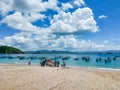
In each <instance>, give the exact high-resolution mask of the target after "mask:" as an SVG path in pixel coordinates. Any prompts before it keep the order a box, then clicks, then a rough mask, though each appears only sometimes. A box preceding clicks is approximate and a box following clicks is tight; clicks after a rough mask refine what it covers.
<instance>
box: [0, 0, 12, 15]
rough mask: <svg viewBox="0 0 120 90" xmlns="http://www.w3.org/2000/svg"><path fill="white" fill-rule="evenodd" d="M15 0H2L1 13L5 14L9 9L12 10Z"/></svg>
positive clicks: (0, 0)
mask: <svg viewBox="0 0 120 90" xmlns="http://www.w3.org/2000/svg"><path fill="white" fill-rule="evenodd" d="M12 3H13V0H9V1H8V0H0V14H2V15H3V16H5V15H6V14H7V13H8V12H9V11H11V10H12V7H11V5H12Z"/></svg>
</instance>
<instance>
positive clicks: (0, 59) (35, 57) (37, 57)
mask: <svg viewBox="0 0 120 90" xmlns="http://www.w3.org/2000/svg"><path fill="white" fill-rule="evenodd" d="M18 56H20V57H24V59H22V60H20V59H19V58H18ZM115 56H116V60H113V57H115ZM10 57H13V58H10ZM30 57H32V58H30ZM42 57H46V59H53V61H55V60H58V61H59V62H60V64H62V63H63V60H62V59H63V58H64V57H67V58H68V59H66V58H65V60H64V61H65V62H66V64H67V66H77V67H95V68H113V69H120V55H119V54H0V63H4V64H25V65H27V64H28V61H30V60H31V63H32V65H39V64H40V62H41V58H42ZM55 57H56V58H55ZM82 57H89V58H90V60H89V61H85V60H82ZM108 57H109V58H110V61H109V62H105V59H107V58H108ZM75 58H77V59H76V60H75ZM97 58H101V61H98V62H96V59H97ZM78 59H79V60H78Z"/></svg>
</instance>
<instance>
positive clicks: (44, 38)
mask: <svg viewBox="0 0 120 90" xmlns="http://www.w3.org/2000/svg"><path fill="white" fill-rule="evenodd" d="M119 3H120V0H117V2H116V1H115V0H0V45H8V46H14V47H17V48H19V49H21V50H24V51H29V50H32V51H35V50H61V51H105V50H120V39H119V38H120V35H119V33H120V26H119V25H120V6H119Z"/></svg>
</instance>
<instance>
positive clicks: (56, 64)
mask: <svg viewBox="0 0 120 90" xmlns="http://www.w3.org/2000/svg"><path fill="white" fill-rule="evenodd" d="M28 65H29V66H30V65H31V60H29V61H28ZM39 65H40V66H42V67H44V66H51V67H59V66H60V62H59V61H58V60H55V61H54V62H53V61H52V60H46V59H45V60H41V61H40V63H39ZM61 67H66V62H65V61H63V63H62V65H61Z"/></svg>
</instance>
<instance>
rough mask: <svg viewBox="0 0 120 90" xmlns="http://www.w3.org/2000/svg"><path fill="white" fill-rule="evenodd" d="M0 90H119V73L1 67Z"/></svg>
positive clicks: (84, 69)
mask: <svg viewBox="0 0 120 90" xmlns="http://www.w3.org/2000/svg"><path fill="white" fill-rule="evenodd" d="M0 90H120V71H110V70H109V71H106V70H93V69H86V68H79V69H77V68H69V69H62V68H55V67H39V66H16V65H0Z"/></svg>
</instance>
